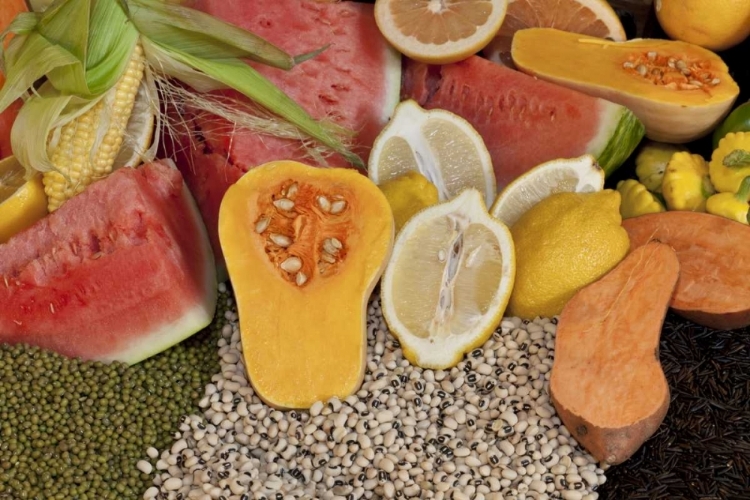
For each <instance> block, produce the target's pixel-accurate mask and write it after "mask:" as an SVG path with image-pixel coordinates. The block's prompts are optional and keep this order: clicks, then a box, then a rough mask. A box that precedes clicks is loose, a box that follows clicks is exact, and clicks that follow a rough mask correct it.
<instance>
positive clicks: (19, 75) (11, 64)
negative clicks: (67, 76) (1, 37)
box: [0, 33, 81, 112]
mask: <svg viewBox="0 0 750 500" xmlns="http://www.w3.org/2000/svg"><path fill="white" fill-rule="evenodd" d="M80 65H81V61H79V60H78V59H77V58H76V57H75V56H74V55H73V54H71V53H70V52H68V51H66V50H65V49H63V48H62V47H60V46H57V45H54V44H52V43H50V42H49V41H48V40H47V39H46V38H44V37H43V36H41V35H40V34H39V33H31V34H30V35H24V36H17V37H15V38H13V40H11V42H10V46H9V47H8V49H7V50H6V51H5V68H6V80H5V85H3V88H2V89H0V112H2V111H4V110H5V109H6V108H7V107H8V106H10V105H11V103H13V102H14V101H15V100H16V99H18V98H20V97H21V96H22V95H24V94H25V93H26V91H27V90H28V89H30V88H31V87H32V86H33V85H34V82H36V81H37V80H39V79H40V78H42V77H43V76H44V75H46V74H48V73H49V72H51V71H53V70H55V69H56V68H68V69H69V70H70V71H75V70H76V68H77V67H78V66H80Z"/></svg>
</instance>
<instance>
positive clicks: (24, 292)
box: [0, 162, 217, 363]
mask: <svg viewBox="0 0 750 500" xmlns="http://www.w3.org/2000/svg"><path fill="white" fill-rule="evenodd" d="M0 297H1V298H0V302H1V303H2V307H0V342H3V343H11V344H14V343H27V344H30V345H36V346H40V347H43V348H47V349H51V350H54V351H57V352H59V353H61V354H64V355H66V356H70V357H80V358H82V359H95V360H102V361H111V360H118V361H124V362H127V363H135V362H138V361H140V360H142V359H145V358H147V357H149V356H151V355H153V354H156V353H158V352H160V351H162V350H164V349H166V348H167V347H169V346H171V345H174V344H176V343H178V342H179V341H181V340H183V339H184V338H186V337H188V336H190V335H191V334H193V333H195V332H197V331H199V330H200V329H202V328H204V327H205V326H206V325H208V324H209V323H210V322H211V320H212V318H213V314H214V310H215V307H216V299H217V293H216V275H215V269H214V262H213V258H212V254H211V248H210V245H209V243H208V239H207V236H206V233H205V228H204V227H203V223H202V222H201V220H200V216H199V214H198V211H197V209H196V207H195V204H194V202H193V200H192V198H191V196H190V193H189V192H188V190H187V188H186V187H185V185H184V183H183V181H182V178H181V175H180V172H179V171H178V170H177V169H176V168H174V167H173V166H170V164H169V163H161V162H155V163H152V164H149V165H146V166H143V167H141V168H138V169H132V168H124V169H120V170H117V171H116V172H115V173H113V174H112V175H110V176H109V177H107V178H106V179H103V180H101V181H99V182H96V183H94V184H92V185H91V186H89V187H88V188H87V189H86V190H85V191H84V192H83V193H81V194H79V195H77V196H75V197H74V198H72V199H70V200H69V201H68V202H66V203H65V204H64V205H63V206H62V207H61V208H60V209H59V210H57V211H55V212H53V213H52V214H50V215H49V216H47V217H46V218H44V219H42V220H40V221H39V222H37V223H36V224H35V225H33V226H32V227H30V228H29V229H27V230H26V231H24V232H22V233H19V234H18V235H16V236H14V237H13V238H11V239H10V241H8V242H7V243H6V244H4V245H0Z"/></svg>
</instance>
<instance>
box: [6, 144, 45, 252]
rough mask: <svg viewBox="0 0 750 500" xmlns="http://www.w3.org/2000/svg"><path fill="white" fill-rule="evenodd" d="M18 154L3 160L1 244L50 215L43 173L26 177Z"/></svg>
mask: <svg viewBox="0 0 750 500" xmlns="http://www.w3.org/2000/svg"><path fill="white" fill-rule="evenodd" d="M25 174H26V170H25V169H24V168H23V167H22V166H21V164H20V163H18V161H17V160H16V158H15V157H14V156H9V157H7V158H5V159H3V160H2V161H0V244H2V243H5V242H6V241H8V240H9V239H10V237H11V236H13V235H14V234H16V233H19V232H21V231H23V230H24V229H26V228H27V227H29V226H31V225H32V224H34V223H35V222H36V221H38V220H39V219H41V218H43V217H44V216H45V215H47V196H46V195H45V194H44V186H43V185H42V178H41V175H39V174H37V175H34V176H33V177H32V178H31V179H30V180H28V181H27V180H25V179H24V175H25Z"/></svg>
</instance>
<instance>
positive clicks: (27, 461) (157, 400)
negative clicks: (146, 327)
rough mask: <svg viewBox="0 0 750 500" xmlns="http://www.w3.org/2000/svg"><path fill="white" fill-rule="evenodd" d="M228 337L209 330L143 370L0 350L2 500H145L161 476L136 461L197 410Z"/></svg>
mask: <svg viewBox="0 0 750 500" xmlns="http://www.w3.org/2000/svg"><path fill="white" fill-rule="evenodd" d="M226 299H227V296H223V297H222V298H221V306H220V307H219V309H218V310H217V321H216V322H215V324H216V325H218V318H223V317H224V315H225V312H226V306H225V304H226ZM219 328H220V326H219ZM220 336H221V335H220V332H219V331H217V330H211V329H208V330H205V331H203V332H200V333H198V334H196V335H194V336H193V337H191V338H189V339H187V340H186V341H184V342H182V343H180V344H178V345H176V346H174V347H172V348H171V349H169V350H167V351H165V352H163V353H161V354H158V355H156V356H154V357H152V358H149V359H147V360H145V361H143V362H141V363H139V364H137V365H134V366H127V365H125V364H123V363H111V364H108V363H100V362H84V361H81V360H78V359H69V358H66V357H64V356H61V355H59V354H56V353H54V352H50V351H46V350H42V349H39V348H37V347H30V346H27V345H22V344H17V345H7V344H0V500H25V499H28V500H108V499H117V500H137V499H140V498H142V496H143V491H144V490H145V489H146V488H148V487H149V485H150V484H151V483H152V481H153V477H151V476H150V475H147V474H144V473H142V472H140V471H139V470H138V469H137V468H136V463H137V462H138V460H140V458H141V457H142V456H143V451H144V449H145V448H146V447H149V446H151V447H156V448H164V447H167V446H169V445H170V443H171V441H172V434H173V432H174V428H175V425H176V423H177V422H178V421H179V418H180V417H181V416H182V415H184V414H185V413H189V412H193V411H195V408H196V407H197V404H198V402H199V401H200V399H201V398H202V397H203V393H204V390H205V386H206V384H207V383H208V382H209V381H210V379H211V376H212V375H213V374H214V373H216V371H217V370H218V369H219V366H220V365H219V363H218V360H217V358H216V342H217V340H218V339H219V338H220Z"/></svg>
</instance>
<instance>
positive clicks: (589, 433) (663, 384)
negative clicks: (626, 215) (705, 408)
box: [550, 242, 680, 465]
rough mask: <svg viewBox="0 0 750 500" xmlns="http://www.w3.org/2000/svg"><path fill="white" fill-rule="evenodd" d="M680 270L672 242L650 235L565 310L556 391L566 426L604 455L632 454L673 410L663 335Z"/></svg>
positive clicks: (617, 458)
mask: <svg viewBox="0 0 750 500" xmlns="http://www.w3.org/2000/svg"><path fill="white" fill-rule="evenodd" d="M679 272H680V265H679V262H678V260H677V256H676V254H675V252H674V251H673V250H672V249H671V248H670V247H669V246H667V245H665V244H663V243H658V242H650V243H647V244H645V245H644V246H641V247H638V248H636V249H635V250H633V252H631V253H630V254H629V255H628V256H627V257H625V259H624V260H623V261H622V262H620V264H618V265H617V266H616V267H615V268H614V269H613V270H612V271H610V272H609V273H608V274H606V275H605V276H604V277H603V278H602V279H600V280H599V281H596V282H594V283H592V284H591V285H589V286H587V287H586V288H583V289H582V290H581V291H579V292H578V293H577V294H576V295H575V296H574V297H573V298H572V299H571V300H570V301H569V302H568V303H567V304H566V305H565V308H564V309H563V312H562V314H561V315H560V320H559V323H558V326H557V336H556V340H555V362H554V364H553V366H552V376H551V378H550V395H551V398H552V402H553V404H554V406H555V409H556V410H557V412H558V414H559V415H560V418H561V420H562V421H563V423H564V424H565V427H566V428H568V430H570V432H571V434H572V435H573V437H575V439H576V440H577V441H578V442H579V443H580V444H581V445H582V446H583V447H584V448H586V450H588V452H589V453H591V454H592V455H593V456H594V457H596V458H597V459H598V460H599V461H601V462H605V463H608V464H611V465H614V464H619V463H621V462H623V461H625V460H627V459H628V458H629V457H630V456H632V454H633V453H635V452H636V451H637V450H638V448H640V447H641V445H642V444H643V443H644V442H645V441H646V440H647V439H648V438H649V437H651V435H653V433H654V432H655V431H656V429H657V428H658V427H659V425H660V424H661V422H662V420H663V419H664V417H665V416H666V414H667V409H668V407H669V386H668V385H667V380H666V377H665V375H664V372H663V370H662V367H661V364H660V362H659V337H660V335H661V329H662V325H663V323H664V317H665V316H666V313H667V308H668V305H669V300H670V297H671V295H672V292H673V290H674V288H675V285H676V283H677V279H678V276H679Z"/></svg>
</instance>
